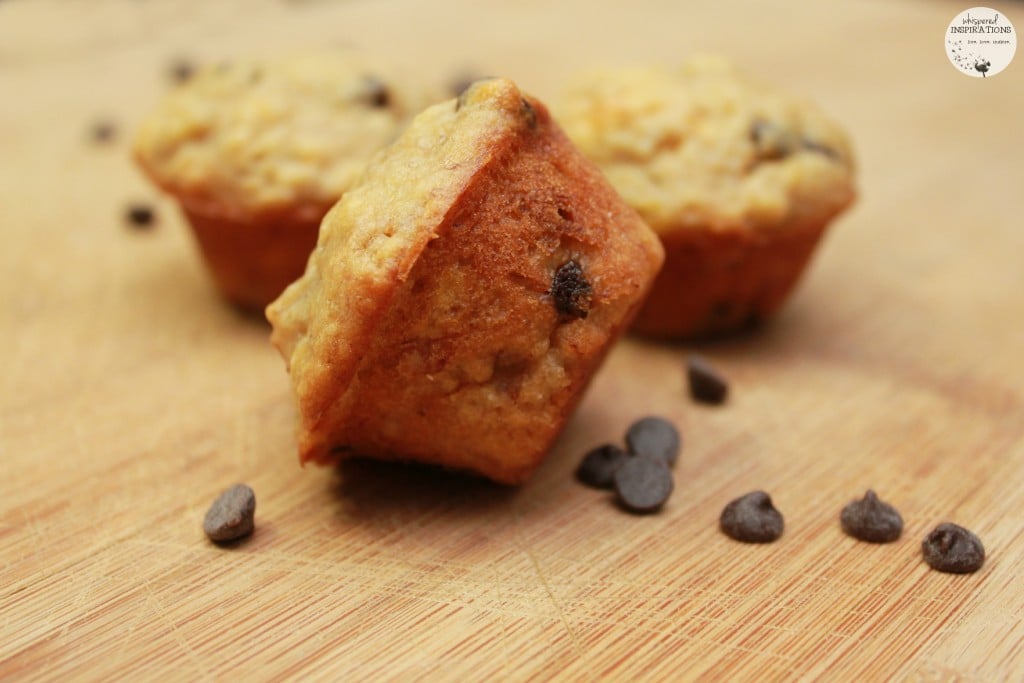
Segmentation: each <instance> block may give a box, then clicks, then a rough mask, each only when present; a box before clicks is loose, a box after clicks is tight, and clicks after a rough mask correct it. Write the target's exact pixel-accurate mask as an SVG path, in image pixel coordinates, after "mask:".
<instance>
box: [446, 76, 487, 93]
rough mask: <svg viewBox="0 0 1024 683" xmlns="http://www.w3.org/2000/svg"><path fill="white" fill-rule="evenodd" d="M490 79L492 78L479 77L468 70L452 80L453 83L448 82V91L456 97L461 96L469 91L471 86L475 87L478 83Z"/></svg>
mask: <svg viewBox="0 0 1024 683" xmlns="http://www.w3.org/2000/svg"><path fill="white" fill-rule="evenodd" d="M488 78H490V77H489V76H477V75H475V74H474V73H472V72H470V71H468V70H467V71H464V72H463V73H462V74H461V75H459V76H456V77H455V78H453V79H451V81H449V82H448V91H449V92H450V93H451V94H453V95H455V96H459V95H461V94H462V93H464V92H466V91H467V90H469V86H471V85H473V84H474V83H476V82H477V81H480V80H487V79H488Z"/></svg>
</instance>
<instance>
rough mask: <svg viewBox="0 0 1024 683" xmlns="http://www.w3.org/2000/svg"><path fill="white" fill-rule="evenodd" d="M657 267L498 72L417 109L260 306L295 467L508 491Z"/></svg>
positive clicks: (627, 212) (568, 150) (658, 256)
mask: <svg viewBox="0 0 1024 683" xmlns="http://www.w3.org/2000/svg"><path fill="white" fill-rule="evenodd" d="M662 256H663V254H662V249H661V246H660V245H659V243H658V239H657V237H656V236H655V235H654V233H653V232H651V230H650V229H649V228H648V227H647V226H646V225H645V224H644V222H643V221H642V220H641V219H640V217H639V216H638V215H637V214H636V212H635V211H633V210H632V209H631V208H630V207H629V206H628V205H626V204H625V203H624V202H623V201H622V200H621V198H620V197H619V196H618V195H617V194H616V193H615V191H614V190H613V189H612V188H611V186H610V185H608V183H607V181H606V180H605V179H604V177H603V176H602V175H601V173H600V171H598V170H597V169H596V168H595V167H594V166H593V164H592V163H591V162H589V161H588V160H586V158H584V157H583V155H581V154H580V153H579V152H578V151H577V150H576V149H575V148H574V147H573V146H572V144H571V143H570V142H569V140H568V139H567V138H566V137H565V135H564V134H563V133H562V131H561V130H560V129H559V128H558V126H557V125H555V123H554V122H553V121H552V120H551V117H550V116H549V114H548V111H547V109H546V108H545V107H544V106H543V105H542V104H541V103H540V102H538V101H537V100H535V99H533V98H532V97H529V96H525V95H523V94H522V93H521V92H520V91H519V89H518V88H517V87H516V85H515V84H514V83H512V82H511V81H509V80H505V79H494V80H487V81H479V82H477V83H475V84H473V85H472V86H471V87H470V88H468V89H467V90H466V92H464V93H463V94H462V95H461V96H460V97H459V98H458V99H457V100H455V99H453V100H450V101H448V102H444V103H441V104H438V105H435V106H433V107H430V108H429V109H427V110H426V111H424V112H423V113H421V114H420V115H419V116H418V117H417V118H416V119H415V120H414V121H413V123H412V125H411V126H410V127H409V128H408V129H407V130H406V131H405V132H404V133H403V134H402V136H401V137H400V138H399V139H398V140H397V141H396V142H395V143H394V144H392V145H391V146H390V147H388V148H387V149H385V150H384V151H383V152H382V153H381V154H380V156H378V157H377V158H376V159H375V160H374V161H373V162H372V163H371V165H370V166H369V167H368V168H367V170H366V172H365V174H364V175H363V176H362V179H361V180H360V181H359V183H358V184H357V185H356V186H354V187H352V188H350V189H349V190H348V191H347V192H346V193H345V195H344V196H343V197H342V199H341V201H339V202H338V204H337V205H336V206H335V207H334V208H333V209H331V211H330V212H329V213H328V214H327V216H326V217H325V218H324V221H323V225H322V226H321V229H320V238H319V242H318V244H317V246H316V249H315V250H314V251H313V254H312V256H311V258H310V260H309V264H308V266H307V269H306V273H305V275H304V276H303V277H302V278H301V279H300V280H298V281H296V282H295V283H293V284H292V285H291V286H289V287H288V289H286V290H285V292H284V293H283V294H282V295H281V297H280V298H279V299H278V300H277V301H275V302H274V303H273V304H271V305H270V306H269V307H268V308H267V317H268V319H269V320H270V321H271V323H272V324H273V326H274V330H273V334H272V341H273V343H274V345H275V346H276V347H277V348H278V349H279V350H280V352H281V354H282V355H283V356H284V358H285V361H286V363H287V365H288V368H289V372H290V374H291V381H292V386H293V389H294V393H295V398H296V403H297V409H298V410H297V412H298V416H299V422H298V429H297V431H298V442H299V454H300V457H301V460H302V461H303V462H306V461H315V462H318V463H321V464H327V463H332V462H334V461H336V460H338V459H340V458H344V457H346V456H349V455H364V456H371V457H376V458H382V459H395V460H413V461H420V462H426V463H435V464H438V465H444V466H447V467H453V468H459V469H465V470H470V471H473V472H477V473H479V474H482V475H484V476H486V477H489V478H491V479H493V480H496V481H499V482H504V483H509V484H514V483H518V482H522V481H523V480H525V479H526V478H527V477H528V476H529V475H530V473H531V472H532V471H533V470H534V469H535V468H536V467H537V465H538V464H539V463H540V462H541V460H542V459H543V457H544V455H545V454H546V452H547V451H548V449H549V448H550V446H551V444H552V442H553V441H554V440H555V438H556V437H557V436H558V434H559V432H560V431H561V430H562V427H563V425H564V424H565V423H566V421H567V419H568V418H569V415H570V413H571V412H572V410H573V408H574V406H575V404H576V403H577V401H578V400H579V398H580V396H581V394H582V393H583V390H584V388H585V387H586V384H587V382H588V380H589V379H590V377H591V375H592V374H593V372H594V371H595V370H596V369H597V367H598V365H599V363H600V362H601V359H602V357H603V356H604V354H605V352H606V351H607V350H608V348H609V347H610V346H611V344H612V343H613V342H614V341H615V339H616V338H617V337H618V336H619V335H620V333H621V332H622V331H623V330H624V329H625V327H626V326H627V325H628V324H629V322H630V320H631V318H632V316H633V314H634V313H635V312H636V310H637V308H638V307H639V305H640V302H641V301H642V300H643V298H644V295H645V294H646V293H647V290H648V288H649V286H650V284H651V282H652V281H653V279H654V276H655V274H656V273H657V271H658V268H659V266H660V265H661V261H662Z"/></svg>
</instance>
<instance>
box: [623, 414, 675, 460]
mask: <svg viewBox="0 0 1024 683" xmlns="http://www.w3.org/2000/svg"><path fill="white" fill-rule="evenodd" d="M682 445H683V442H682V439H681V438H680V436H679V430H677V429H676V427H675V425H673V424H672V423H671V422H669V421H668V420H665V419H663V418H660V417H645V418H642V419H640V420H637V421H636V422H634V423H633V424H631V425H630V426H629V429H628V430H627V431H626V448H628V449H629V452H630V453H632V454H633V455H646V456H648V457H651V458H658V459H660V460H661V461H662V462H664V463H665V464H666V465H668V466H669V467H671V466H672V465H675V464H676V460H678V459H679V451H680V450H681V449H682Z"/></svg>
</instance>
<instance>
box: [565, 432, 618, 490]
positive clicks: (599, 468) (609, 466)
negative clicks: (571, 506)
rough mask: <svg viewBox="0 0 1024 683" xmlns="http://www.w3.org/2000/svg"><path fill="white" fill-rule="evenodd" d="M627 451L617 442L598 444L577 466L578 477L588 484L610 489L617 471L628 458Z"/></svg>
mask: <svg viewBox="0 0 1024 683" xmlns="http://www.w3.org/2000/svg"><path fill="white" fill-rule="evenodd" d="M628 457H629V456H628V455H627V454H626V451H624V450H622V449H621V448H619V447H618V446H616V445H615V444H610V443H609V444H605V445H604V446H598V447H597V448H595V449H593V450H592V451H590V452H589V453H587V454H586V455H585V456H583V460H582V461H581V462H580V466H579V467H577V468H576V478H577V479H579V480H580V482H581V483H584V484H586V485H587V486H593V487H594V488H598V489H610V488H611V487H612V485H613V483H614V478H615V471H616V470H617V469H619V466H621V465H622V463H623V462H624V461H625V460H626V458H628Z"/></svg>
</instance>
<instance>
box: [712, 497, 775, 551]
mask: <svg viewBox="0 0 1024 683" xmlns="http://www.w3.org/2000/svg"><path fill="white" fill-rule="evenodd" d="M718 522H719V526H720V527H721V529H722V531H723V532H724V533H725V535H726V536H728V537H729V538H732V539H735V540H737V541H742V542H743V543H771V542H772V541H774V540H776V539H778V538H779V536H781V535H782V527H783V521H782V514H781V513H780V512H779V511H778V510H776V509H775V506H774V505H772V499H771V496H769V495H768V494H767V493H765V492H764V491H753V492H751V493H748V494H746V495H745V496H740V497H739V498H737V499H736V500H734V501H732V502H731V503H729V504H728V505H726V506H725V508H723V509H722V516H721V517H720V518H719V520H718Z"/></svg>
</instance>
